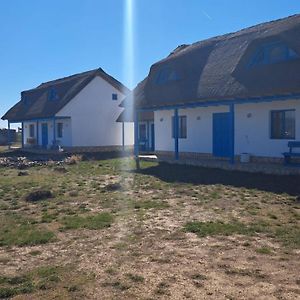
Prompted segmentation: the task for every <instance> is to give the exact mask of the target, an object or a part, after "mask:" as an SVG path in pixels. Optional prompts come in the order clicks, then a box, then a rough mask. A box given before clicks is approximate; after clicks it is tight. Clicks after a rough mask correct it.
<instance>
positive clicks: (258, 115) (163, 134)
mask: <svg viewBox="0 0 300 300" xmlns="http://www.w3.org/2000/svg"><path fill="white" fill-rule="evenodd" d="M277 109H278V110H281V109H295V110H296V138H295V140H300V99H299V100H293V101H274V102H269V103H255V104H243V105H235V154H237V155H239V154H240V153H242V152H248V153H250V154H252V155H255V156H269V157H282V152H285V151H287V150H288V148H287V142H288V140H273V139H271V138H270V111H271V110H277ZM228 111H229V108H228V106H217V107H207V108H194V109H181V110H179V111H178V113H179V115H186V116H187V138H186V139H179V151H181V152H199V153H212V143H213V142H212V140H213V135H212V133H213V128H212V124H213V120H212V114H213V113H216V112H228ZM248 114H251V117H247V115H248ZM173 115H174V111H173V110H164V111H156V112H155V113H154V121H155V150H157V151H174V139H172V116H173Z"/></svg>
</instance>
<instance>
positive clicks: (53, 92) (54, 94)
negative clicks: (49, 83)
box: [48, 87, 58, 101]
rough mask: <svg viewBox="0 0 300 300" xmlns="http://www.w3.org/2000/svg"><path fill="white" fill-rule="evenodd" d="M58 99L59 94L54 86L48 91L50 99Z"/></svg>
mask: <svg viewBox="0 0 300 300" xmlns="http://www.w3.org/2000/svg"><path fill="white" fill-rule="evenodd" d="M57 99H58V95H57V92H56V89H55V88H54V87H52V88H51V89H50V90H49V91H48V100H50V101H53V100H57Z"/></svg>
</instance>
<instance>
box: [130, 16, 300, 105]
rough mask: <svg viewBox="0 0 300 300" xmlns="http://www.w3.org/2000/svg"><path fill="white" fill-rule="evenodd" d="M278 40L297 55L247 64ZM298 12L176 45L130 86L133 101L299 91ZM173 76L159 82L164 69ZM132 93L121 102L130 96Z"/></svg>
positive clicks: (184, 100)
mask: <svg viewBox="0 0 300 300" xmlns="http://www.w3.org/2000/svg"><path fill="white" fill-rule="evenodd" d="M273 42H282V43H284V44H285V45H287V46H288V47H289V48H290V49H292V50H293V51H294V53H295V54H297V56H298V58H296V59H293V60H289V61H282V62H278V63H274V64H262V65H258V66H255V67H251V68H250V67H249V62H250V61H251V59H253V56H254V55H255V53H256V51H257V49H258V48H259V47H261V46H262V45H265V44H269V43H273ZM299 57H300V15H294V16H291V17H288V18H284V19H280V20H277V21H272V22H268V23H263V24H260V25H256V26H253V27H250V28H247V29H243V30H241V31H238V32H235V33H230V34H226V35H223V36H217V37H214V38H210V39H207V40H204V41H201V42H197V43H194V44H192V45H181V46H179V47H177V48H176V49H175V50H174V51H173V52H172V53H171V54H170V55H169V56H168V57H166V58H165V59H163V60H161V61H159V62H157V63H155V64H153V65H152V67H151V69H150V72H149V75H148V77H147V78H146V79H145V80H143V81H142V82H141V83H140V84H139V85H138V86H137V87H136V88H135V89H134V91H133V95H134V99H135V100H134V101H135V106H136V107H138V108H155V107H159V106H165V105H178V104H186V103H189V102H201V101H215V100H216V101H219V100H227V99H228V100H232V99H235V98H242V99H243V98H249V97H263V96H270V95H284V94H291V93H299V92H300V59H299ZM166 69H167V70H171V72H173V73H172V76H173V78H174V80H171V81H168V82H165V83H162V84H158V78H159V76H160V75H159V74H160V73H161V72H162V70H166ZM132 98H133V97H132V94H131V95H130V96H128V97H127V98H126V100H125V103H127V104H128V105H129V103H131V102H132Z"/></svg>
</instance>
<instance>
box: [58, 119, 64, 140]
mask: <svg viewBox="0 0 300 300" xmlns="http://www.w3.org/2000/svg"><path fill="white" fill-rule="evenodd" d="M62 136H63V123H57V137H59V138H62Z"/></svg>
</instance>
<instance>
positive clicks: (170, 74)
mask: <svg viewBox="0 0 300 300" xmlns="http://www.w3.org/2000/svg"><path fill="white" fill-rule="evenodd" d="M179 79H180V76H179V75H178V73H177V72H176V71H174V70H172V69H171V68H163V69H161V70H160V71H159V72H158V74H157V77H156V83H157V84H165V83H167V82H170V81H176V80H179Z"/></svg>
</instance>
